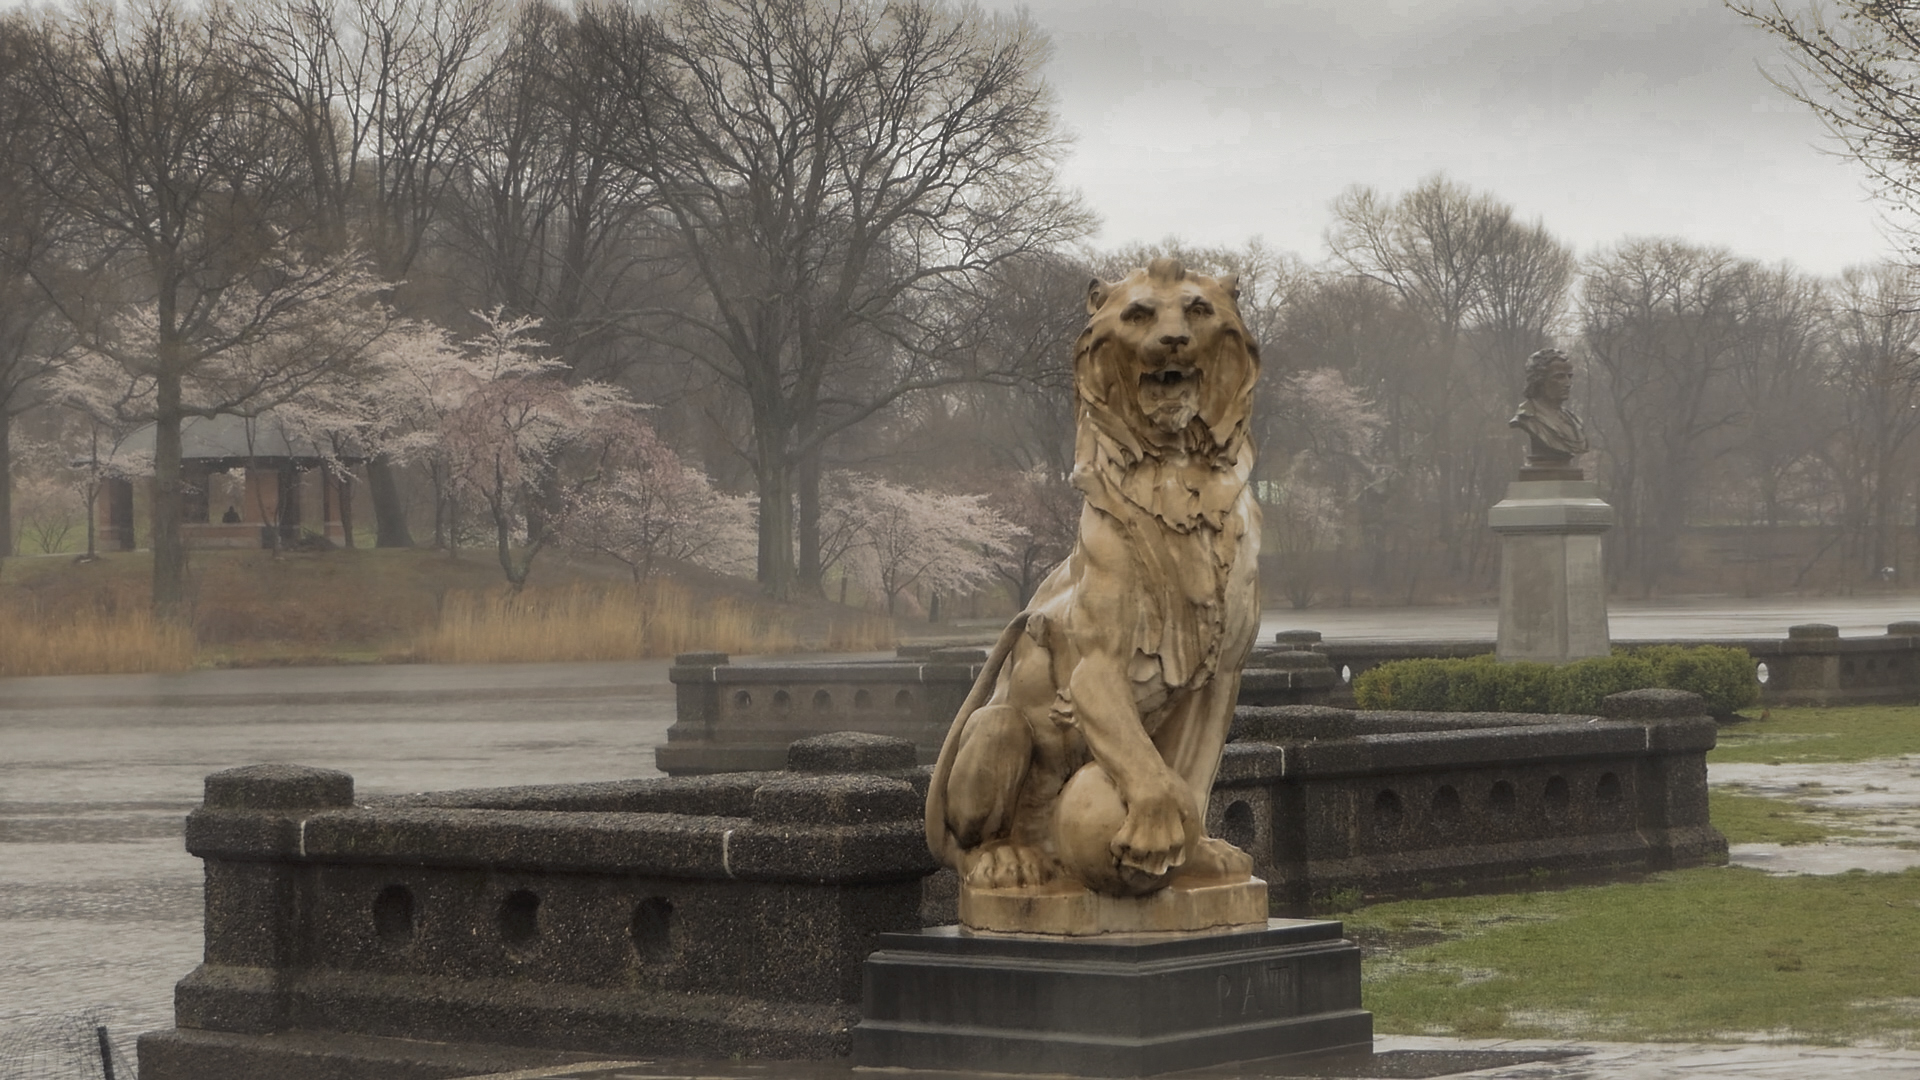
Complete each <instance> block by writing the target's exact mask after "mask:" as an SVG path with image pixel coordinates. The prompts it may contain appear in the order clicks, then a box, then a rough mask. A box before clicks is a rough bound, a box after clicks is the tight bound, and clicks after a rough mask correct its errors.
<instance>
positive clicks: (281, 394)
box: [26, 0, 381, 616]
mask: <svg viewBox="0 0 1920 1080" xmlns="http://www.w3.org/2000/svg"><path fill="white" fill-rule="evenodd" d="M226 18H227V15H226V14H225V12H224V9H217V8H216V9H212V10H207V11H197V10H188V9H186V8H184V7H181V6H178V5H176V4H174V3H172V2H171V0H153V2H151V3H148V4H145V5H142V6H139V7H135V8H132V9H128V10H127V11H126V12H125V14H124V16H123V15H122V14H121V13H119V12H116V11H113V10H111V9H103V8H90V9H87V10H85V11H83V12H82V13H81V14H79V15H77V16H75V17H74V18H72V19H70V20H66V21H62V22H59V23H57V24H55V25H54V26H53V27H52V29H51V32H50V33H49V34H48V35H47V37H46V39H45V44H44V46H43V50H42V51H41V53H40V54H39V55H37V56H36V57H34V59H33V62H32V63H31V64H30V65H29V66H28V71H29V72H30V74H29V75H27V76H26V78H27V81H28V84H29V86H30V87H31V88H32V91H33V95H34V99H35V104H36V106H37V107H38V108H39V110H40V112H41V115H42V118H43V123H44V124H45V125H46V128H45V130H46V146H47V149H48V153H47V155H46V157H45V158H44V159H43V160H42V161H40V162H38V163H37V165H36V182H37V184H38V186H39V188H40V190H42V191H43V192H45V193H46V194H47V195H48V196H49V197H50V198H52V199H54V200H55V201H56V203H57V204H58V205H59V206H60V208H61V209H62V210H63V211H64V212H65V213H67V214H69V215H70V216H71V217H72V219H73V220H74V221H75V222H76V223H77V224H78V225H79V226H80V227H82V228H84V229H85V230H86V231H87V232H88V233H89V234H90V237H89V246H90V247H91V248H92V249H94V250H98V251H102V252H106V253H107V254H108V256H109V258H108V259H107V260H106V261H105V262H104V264H103V267H102V269H103V272H104V274H105V275H107V277H108V280H107V281H105V282H104V285H105V287H104V288H103V287H102V284H103V283H101V282H93V283H89V284H88V286H87V287H86V288H84V289H77V290H76V289H68V288H65V287H63V284H64V283H62V282H60V281H58V280H55V279H52V278H42V279H41V282H42V284H43V285H44V286H45V287H46V290H47V292H48V295H49V297H50V298H51V299H52V300H53V301H54V303H55V304H56V305H57V306H58V307H59V309H60V310H61V312H62V313H63V314H64V315H65V316H66V318H67V321H68V323H69V324H70V325H71V326H72V328H73V330H74V331H75V333H76V335H77V337H78V338H79V339H80V342H81V344H82V345H83V346H84V347H85V348H86V349H87V350H88V351H89V353H90V354H91V356H92V357H93V358H94V359H95V360H96V361H98V362H100V363H104V364H109V365H112V366H113V367H114V368H116V369H117V370H118V371H119V372H120V373H121V385H122V387H123V388H124V390H125V394H124V397H123V402H122V405H121V406H120V408H121V411H122V418H124V419H130V418H133V417H134V416H136V415H137V416H143V417H145V418H148V419H150V420H151V421H152V422H153V424H154V431H155V435H154V491H153V549H154V569H153V601H154V605H155V608H156V610H158V611H159V612H161V613H162V614H163V615H169V616H171V615H174V614H175V613H177V612H178V610H179V607H180V604H181V601H182V599H183V586H184V573H185V566H186V560H185V552H184V549H183V548H182V546H181V541H180V520H181V513H182V492H181V479H180V453H181V446H180V425H181V421H182V420H184V419H185V418H186V417H188V416H215V415H220V414H222V413H244V412H250V411H258V410H260V409H263V408H267V407H270V406H271V405H272V404H273V403H274V402H276V401H278V400H284V399H285V398H286V397H289V396H291V395H293V394H295V393H298V392H299V390H300V389H301V388H302V387H303V386H305V385H307V384H308V383H309V382H311V381H312V380H314V379H317V378H319V377H321V376H322V375H324V374H325V373H326V372H327V371H328V370H329V369H330V368H331V367H332V366H334V365H335V364H336V363H338V362H339V361H340V359H341V358H342V357H343V356H346V355H351V354H352V353H353V351H354V350H356V349H357V348H358V347H359V346H360V345H361V344H363V343H364V341H365V339H366V337H367V336H368V335H370V334H373V333H378V332H379V325H378V324H379V323H380V321H381V320H380V317H379V316H380V313H379V312H378V311H377V310H376V309H373V308H370V307H368V306H366V305H365V304H364V303H362V301H363V299H364V298H365V297H366V296H367V294H368V293H369V292H370V291H371V290H372V288H373V285H374V282H373V280H372V278H371V277H370V276H369V275H368V274H367V273H366V272H365V271H364V270H363V269H362V268H361V267H360V266H359V265H358V264H357V263H356V262H354V261H352V260H350V259H345V258H328V257H325V255H324V254H323V253H319V252H315V251H313V250H312V249H310V248H308V247H306V246H305V245H303V244H302V241H303V240H304V239H307V238H308V237H310V236H311V235H312V232H313V230H314V228H315V225H316V221H315V218H314V216H313V215H312V214H311V213H310V212H309V208H308V206H307V203H306V201H305V200H304V199H303V198H301V197H300V196H301V194H302V192H303V191H304V190H305V189H306V187H307V186H308V184H309V183H310V181H309V178H308V177H307V176H306V173H305V170H304V168H303V163H304V160H305V158H304V155H303V153H302V152H301V148H300V146H299V145H298V142H297V140H296V139H295V138H294V137H293V134H292V132H291V131H290V130H289V129H288V128H287V127H286V126H285V125H283V124H281V123H279V122H278V119H277V118H276V117H275V116H274V115H273V114H272V112H271V111H270V110H268V109H266V108H264V107H263V105H262V103H261V102H260V100H259V99H258V97H257V96H256V95H254V94H252V93H250V85H249V80H248V79H247V77H246V75H245V65H244V64H242V63H241V62H240V59H241V58H240V56H239V54H238V52H237V50H236V49H235V48H234V45H233V34H232V29H233V28H232V27H231V25H230V24H228V23H227V22H226V21H225V20H226ZM103 295H104V296H108V297H121V296H133V297H138V298H139V301H140V302H139V303H137V304H135V305H133V306H131V307H125V306H118V305H116V306H113V307H107V306H104V305H102V304H100V303H98V298H99V297H101V296H103Z"/></svg>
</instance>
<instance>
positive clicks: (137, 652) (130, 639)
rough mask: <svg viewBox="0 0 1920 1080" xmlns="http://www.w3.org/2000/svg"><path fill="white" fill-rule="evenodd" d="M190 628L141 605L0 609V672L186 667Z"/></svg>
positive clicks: (61, 672) (108, 671) (91, 672)
mask: <svg viewBox="0 0 1920 1080" xmlns="http://www.w3.org/2000/svg"><path fill="white" fill-rule="evenodd" d="M192 666H193V632H192V631H191V630H188V629H187V628H186V627H184V626H177V625H174V624H171V623H164V622H157V621H155V620H154V618H153V616H152V615H151V614H150V613H149V612H147V611H146V610H145V609H144V608H134V609H120V610H117V611H95V610H82V611H79V612H77V613H73V614H67V615H52V614H49V613H45V612H36V611H26V612H22V611H17V610H3V609H0V676H11V675H114V674H123V673H127V672H141V671H185V670H187V669H188V668H191V667H192Z"/></svg>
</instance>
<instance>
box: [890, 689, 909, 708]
mask: <svg viewBox="0 0 1920 1080" xmlns="http://www.w3.org/2000/svg"><path fill="white" fill-rule="evenodd" d="M893 707H894V708H896V709H911V708H913V691H911V690H902V691H900V692H899V693H897V694H895V695H893Z"/></svg>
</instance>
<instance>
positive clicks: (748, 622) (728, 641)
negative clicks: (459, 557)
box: [413, 581, 796, 664]
mask: <svg viewBox="0 0 1920 1080" xmlns="http://www.w3.org/2000/svg"><path fill="white" fill-rule="evenodd" d="M795 645H796V639H795V637H794V633H793V627H792V623H791V619H790V618H789V617H787V616H786V615H784V614H783V613H779V612H774V611H770V610H768V609H766V608H762V607H758V606H755V605H751V604H746V603H742V602H739V601H736V600H730V599H725V598H720V599H702V598H700V597H698V596H696V595H695V594H694V593H693V592H692V591H690V590H688V589H687V588H685V587H683V586H680V585H676V584H674V583H672V582H665V581H661V582H646V583H643V584H640V585H620V586H602V587H589V586H583V585H573V586H568V587H566V588H558V589H527V590H525V591H523V592H520V593H518V594H512V593H506V594H502V593H498V592H493V593H472V592H450V593H448V594H447V596H446V599H445V600H444V601H443V602H442V603H441V606H440V621H439V624H438V625H437V626H435V627H433V628H432V629H430V630H427V631H425V632H423V633H421V634H420V635H419V636H418V637H416V638H415V643H414V649H413V658H414V659H416V660H423V661H428V662H433V663H445V664H488V663H496V664H497V663H517V662H554V661H571V660H635V659H640V658H642V657H649V656H672V655H673V654H675V653H679V652H689V651H694V650H715V651H719V652H730V653H766V652H787V651H791V650H792V649H794V647H795Z"/></svg>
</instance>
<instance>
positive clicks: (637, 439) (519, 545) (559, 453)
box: [332, 308, 653, 589]
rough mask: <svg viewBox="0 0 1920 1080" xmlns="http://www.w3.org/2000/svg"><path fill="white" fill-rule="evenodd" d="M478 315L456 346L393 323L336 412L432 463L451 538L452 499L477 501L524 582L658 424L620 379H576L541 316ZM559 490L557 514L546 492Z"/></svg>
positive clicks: (443, 336)
mask: <svg viewBox="0 0 1920 1080" xmlns="http://www.w3.org/2000/svg"><path fill="white" fill-rule="evenodd" d="M474 318H475V319H476V320H477V321H478V322H479V324H480V333H479V334H477V335H476V336H474V337H473V338H471V339H470V340H468V341H466V342H464V343H462V344H460V345H455V344H454V343H453V342H452V339H451V336H450V335H449V334H448V333H447V332H446V331H445V330H444V329H442V328H439V327H436V326H433V325H431V324H425V323H419V324H411V325H409V326H407V327H405V328H403V329H402V330H400V331H399V332H396V333H395V334H394V335H392V337H391V338H390V339H389V341H387V342H386V343H385V347H383V348H381V349H379V350H377V351H375V352H373V353H372V354H371V355H370V357H369V368H370V370H369V373H368V374H369V378H368V380H367V382H366V384H365V386H364V388H363V389H362V391H361V392H360V394H359V395H358V396H355V397H349V398H348V399H345V400H343V402H342V407H341V408H340V409H339V410H337V411H336V412H335V413H333V414H332V415H333V416H334V417H336V418H337V419H338V420H341V421H351V422H352V424H353V426H352V427H351V428H350V429H349V430H350V431H351V433H352V434H353V436H354V437H355V438H359V439H364V440H365V441H366V443H367V445H368V447H369V448H370V449H373V450H377V451H379V452H383V453H386V454H389V455H390V456H392V457H393V458H395V459H397V460H422V461H424V462H425V463H426V464H427V465H428V468H429V472H430V473H431V475H432V476H433V477H434V479H435V485H436V488H437V489H438V491H439V493H440V495H441V502H442V506H443V508H444V509H443V518H442V525H443V526H444V527H445V528H446V529H447V537H448V539H449V541H450V542H449V546H450V547H451V546H452V545H451V538H452V528H453V524H454V522H453V520H452V517H453V515H452V509H451V508H452V506H453V505H454V504H456V503H457V502H459V501H466V502H467V504H468V505H473V506H478V507H479V508H480V509H481V510H482V512H483V515H484V518H485V520H486V522H487V524H488V527H489V530H490V531H491V533H492V538H493V544H494V549H495V551H496V553H497V556H498V558H499V561H500V569H501V571H502V572H503V573H505V575H506V578H507V582H508V584H510V585H511V586H513V587H514V588H515V589H519V588H520V587H522V586H524V585H525V584H526V581H527V575H528V573H529V572H530V571H531V570H532V568H533V563H534V559H535V558H536V557H538V555H539V554H540V552H541V551H542V550H544V549H545V548H546V547H548V546H549V545H550V544H551V543H552V542H553V541H554V540H556V539H558V538H559V537H560V536H561V534H562V533H563V532H564V531H565V526H566V521H565V520H564V519H565V516H566V514H567V512H568V509H569V508H582V507H586V506H589V505H591V504H592V501H591V500H590V499H589V498H588V493H589V492H590V491H592V490H595V489H598V488H600V487H604V486H606V485H607V484H608V483H609V482H611V481H612V480H613V478H615V477H616V476H617V475H618V474H619V473H620V471H621V469H622V468H631V467H632V466H631V465H630V464H629V463H630V462H633V461H638V460H644V458H645V456H646V451H645V447H646V446H647V444H648V443H649V442H650V441H651V440H653V433H652V431H651V429H650V428H648V427H647V425H646V424H644V423H643V422H642V421H641V420H640V419H639V416H638V406H637V405H636V404H635V403H634V402H633V401H631V400H630V399H628V397H627V396H626V394H625V392H624V391H622V390H620V389H619V388H618V387H614V386H611V385H608V384H606V383H600V382H591V381H587V382H576V383H571V384H570V383H569V382H568V380H567V374H568V367H567V364H566V362H565V361H563V360H561V359H558V358H556V357H553V356H550V355H546V354H545V353H544V352H543V350H544V348H545V345H544V343H543V342H541V341H540V340H539V339H537V338H535V337H534V336H533V335H534V332H535V330H536V329H537V328H538V326H539V320H537V319H531V318H514V317H510V316H508V315H506V314H505V313H504V312H503V311H502V310H500V309H499V308H495V309H493V310H491V311H483V312H475V313H474ZM555 490H557V491H559V492H560V495H561V498H560V499H559V500H558V501H557V504H556V505H557V508H558V511H559V517H558V518H557V519H556V518H555V517H554V511H555V509H556V507H555V506H549V505H546V503H545V502H544V501H543V499H544V496H545V494H546V493H547V492H550V491H555Z"/></svg>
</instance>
